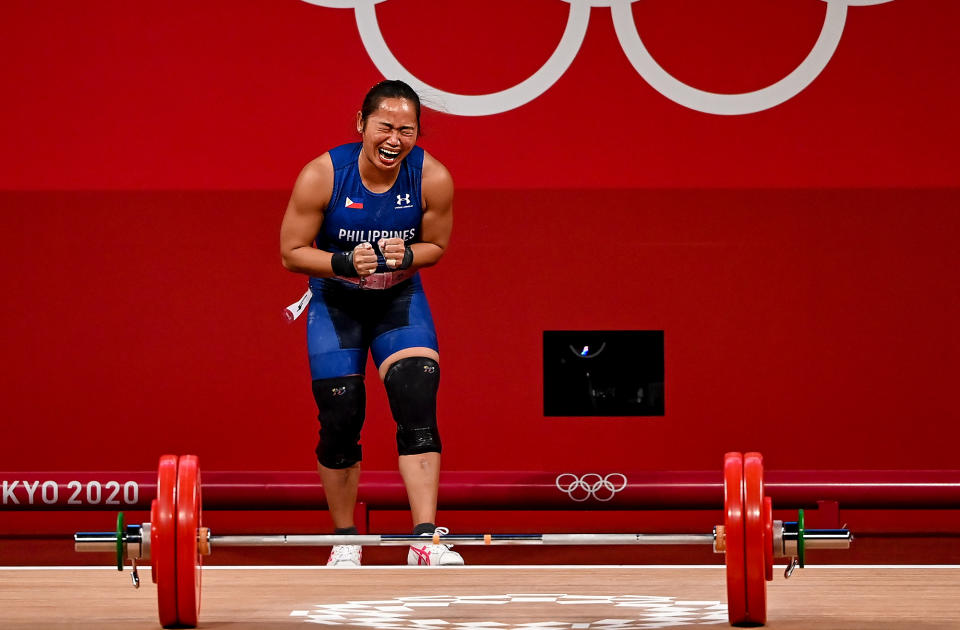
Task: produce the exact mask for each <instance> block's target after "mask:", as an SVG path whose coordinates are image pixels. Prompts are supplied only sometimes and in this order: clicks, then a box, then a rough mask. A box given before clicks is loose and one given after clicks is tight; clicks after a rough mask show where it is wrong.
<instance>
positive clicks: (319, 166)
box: [293, 153, 333, 208]
mask: <svg viewBox="0 0 960 630" xmlns="http://www.w3.org/2000/svg"><path fill="white" fill-rule="evenodd" d="M331 195H333V160H332V159H331V158H330V153H324V154H323V155H321V156H319V157H316V158H314V159H312V160H310V161H309V162H307V164H306V166H304V167H303V170H301V171H300V176H299V177H297V183H296V184H295V185H294V189H293V196H294V198H296V199H298V200H300V201H301V202H302V203H304V204H305V205H308V206H314V207H320V208H325V207H326V206H327V203H328V202H329V201H330V196H331Z"/></svg>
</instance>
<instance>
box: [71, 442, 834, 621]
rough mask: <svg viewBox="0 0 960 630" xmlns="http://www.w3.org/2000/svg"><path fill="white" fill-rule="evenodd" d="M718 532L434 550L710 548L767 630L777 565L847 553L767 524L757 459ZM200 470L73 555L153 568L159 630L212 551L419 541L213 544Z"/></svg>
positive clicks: (192, 467) (726, 478)
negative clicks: (133, 521)
mask: <svg viewBox="0 0 960 630" xmlns="http://www.w3.org/2000/svg"><path fill="white" fill-rule="evenodd" d="M723 484H724V490H723V491H724V506H725V507H724V523H723V525H717V526H716V527H714V529H713V532H712V533H708V534H447V535H442V536H441V535H438V534H435V535H434V538H433V542H434V543H435V544H443V543H446V544H457V545H635V544H639V545H712V547H713V550H714V552H716V553H724V554H725V555H726V587H727V610H728V618H729V620H730V623H731V624H733V625H742V624H748V625H757V624H763V623H766V617H767V612H766V607H767V603H766V582H767V581H770V580H772V579H773V560H774V558H790V560H789V562H788V564H787V568H786V570H785V572H784V576H785V577H789V576H790V575H791V574H792V573H793V571H794V569H795V568H797V567H800V568H803V566H804V564H805V554H806V550H808V549H847V548H849V546H850V541H851V539H852V538H851V535H850V532H849V531H848V530H846V529H821V530H807V529H806V528H805V527H804V519H803V510H800V512H799V515H798V518H797V521H796V522H783V521H774V520H773V506H772V503H771V500H770V498H769V497H766V496H765V495H764V485H763V457H762V456H761V455H760V454H759V453H746V454H745V455H744V454H741V453H727V454H726V455H725V457H724V466H723ZM202 517H203V510H202V501H201V485H200V468H199V462H198V460H197V457H196V456H195V455H182V456H180V457H177V456H176V455H164V456H163V457H161V458H160V465H159V471H158V477H157V498H156V499H154V500H153V502H152V504H151V509H150V522H149V523H143V524H141V525H126V524H125V523H124V522H123V514H122V513H121V514H120V515H119V516H118V519H117V529H116V532H78V533H76V534H74V543H75V548H76V550H77V551H83V552H88V551H92V552H97V551H100V552H105V551H110V552H114V553H116V556H117V568H118V569H119V570H123V566H124V561H126V560H129V561H130V562H131V564H132V566H133V573H132V576H133V580H134V585H139V577H138V574H137V569H136V567H137V563H138V562H140V563H143V562H146V561H150V564H151V566H152V570H151V576H152V578H153V581H154V582H155V583H156V584H157V606H158V612H159V618H160V624H161V625H162V626H164V627H169V626H174V625H176V626H180V627H195V626H196V625H197V621H198V618H199V612H200V590H201V566H202V563H203V556H205V555H209V554H210V553H211V552H212V550H213V548H215V547H269V546H286V547H290V546H301V547H318V546H329V545H369V546H390V545H410V544H414V543H421V542H423V538H422V537H420V536H414V535H404V534H381V535H376V534H372V535H348V536H346V535H336V534H332V535H307V534H300V535H293V534H277V535H265V536H257V535H253V536H214V535H211V534H210V531H209V529H207V528H205V527H203V518H202Z"/></svg>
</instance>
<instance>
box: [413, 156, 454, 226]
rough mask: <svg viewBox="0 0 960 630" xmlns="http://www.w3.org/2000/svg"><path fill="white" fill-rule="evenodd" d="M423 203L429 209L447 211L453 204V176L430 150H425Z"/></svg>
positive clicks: (422, 184)
mask: <svg viewBox="0 0 960 630" xmlns="http://www.w3.org/2000/svg"><path fill="white" fill-rule="evenodd" d="M420 187H421V190H423V205H424V208H426V209H428V210H434V211H437V212H443V213H447V212H449V211H450V208H451V206H452V205H453V177H452V176H451V175H450V171H448V170H447V167H446V166H444V165H443V164H441V163H440V160H438V159H436V158H435V157H433V156H432V155H430V154H429V153H428V152H426V151H424V152H423V179H422V181H421V184H420Z"/></svg>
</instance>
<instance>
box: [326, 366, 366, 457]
mask: <svg viewBox="0 0 960 630" xmlns="http://www.w3.org/2000/svg"><path fill="white" fill-rule="evenodd" d="M313 398H314V400H316V401H317V411H318V414H317V419H318V420H319V421H320V439H319V441H318V442H317V451H316V452H317V461H319V462H320V464H321V465H323V466H325V467H327V468H349V467H350V466H352V465H354V464H356V463H357V462H359V461H360V459H361V451H360V429H361V428H362V427H363V418H364V413H365V408H366V404H367V395H366V390H365V389H364V386H363V377H362V376H360V375H353V376H339V377H336V378H323V379H318V380H315V381H313Z"/></svg>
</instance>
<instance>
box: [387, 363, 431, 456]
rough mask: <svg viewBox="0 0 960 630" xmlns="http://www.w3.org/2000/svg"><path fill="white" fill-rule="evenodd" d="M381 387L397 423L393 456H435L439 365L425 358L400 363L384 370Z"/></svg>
mask: <svg viewBox="0 0 960 630" xmlns="http://www.w3.org/2000/svg"><path fill="white" fill-rule="evenodd" d="M383 384H384V386H385V387H386V389H387V398H388V399H389V400H390V411H391V412H393V419H394V420H395V421H396V422H397V452H399V453H400V454H401V455H417V454H419V453H439V452H440V433H439V431H438V430H437V389H439V387H440V364H438V363H437V362H436V361H434V360H433V359H428V358H427V357H407V358H404V359H400V360H398V361H397V362H396V363H394V364H393V365H391V366H390V369H389V370H387V375H386V376H385V377H384V379H383Z"/></svg>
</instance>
